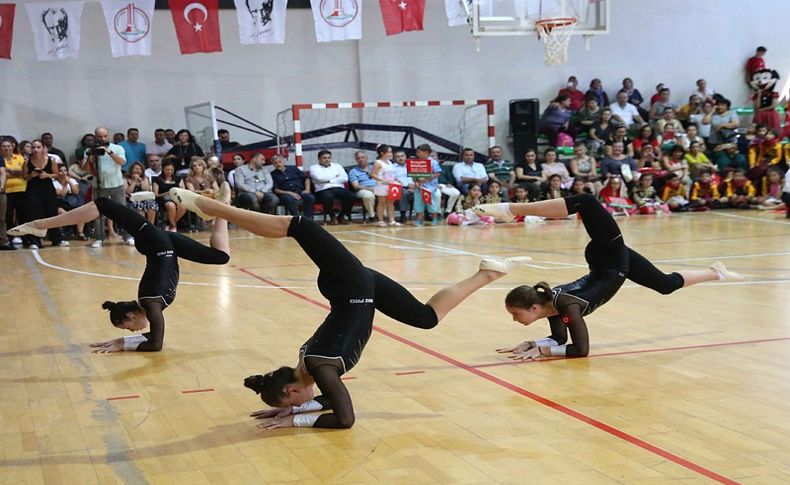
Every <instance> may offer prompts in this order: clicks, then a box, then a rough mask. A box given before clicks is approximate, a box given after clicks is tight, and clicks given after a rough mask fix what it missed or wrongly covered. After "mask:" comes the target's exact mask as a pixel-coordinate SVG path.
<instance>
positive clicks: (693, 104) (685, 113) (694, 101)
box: [676, 94, 703, 126]
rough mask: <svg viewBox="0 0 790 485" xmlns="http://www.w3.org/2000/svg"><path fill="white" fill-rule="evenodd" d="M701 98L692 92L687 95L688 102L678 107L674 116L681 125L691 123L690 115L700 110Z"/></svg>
mask: <svg viewBox="0 0 790 485" xmlns="http://www.w3.org/2000/svg"><path fill="white" fill-rule="evenodd" d="M702 99H703V98H701V97H700V96H699V95H698V94H692V95H691V96H689V102H688V103H686V104H684V105H683V106H681V107H680V108H678V112H677V113H676V116H677V119H678V121H680V122H681V123H682V124H683V126H688V125H689V124H690V123H691V115H696V114H700V113H701V112H702Z"/></svg>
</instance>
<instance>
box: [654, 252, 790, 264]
mask: <svg viewBox="0 0 790 485" xmlns="http://www.w3.org/2000/svg"><path fill="white" fill-rule="evenodd" d="M788 254H790V251H784V252H780V253H756V254H736V255H735V256H707V257H704V258H681V259H656V260H655V261H653V262H654V263H679V262H681V261H703V260H709V259H741V258H761V257H768V256H787V255H788Z"/></svg>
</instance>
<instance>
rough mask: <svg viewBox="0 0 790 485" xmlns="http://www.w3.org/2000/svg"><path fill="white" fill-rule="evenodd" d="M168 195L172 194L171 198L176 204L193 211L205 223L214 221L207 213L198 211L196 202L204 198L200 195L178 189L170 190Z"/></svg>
mask: <svg viewBox="0 0 790 485" xmlns="http://www.w3.org/2000/svg"><path fill="white" fill-rule="evenodd" d="M168 194H170V198H171V199H173V200H174V201H175V202H176V204H178V205H181V206H184V207H186V208H187V209H189V210H191V211H192V212H194V213H195V214H197V215H198V216H200V218H201V219H203V220H205V221H210V220H211V219H214V216H210V215H208V214H206V213H205V212H203V211H202V210H200V209H198V206H197V204H196V202H197V200H198V198H200V197H202V196H201V195H198V194H196V193H194V192H192V191H191V190H186V189H179V188H178V187H173V188H172V189H170V191H169V192H168Z"/></svg>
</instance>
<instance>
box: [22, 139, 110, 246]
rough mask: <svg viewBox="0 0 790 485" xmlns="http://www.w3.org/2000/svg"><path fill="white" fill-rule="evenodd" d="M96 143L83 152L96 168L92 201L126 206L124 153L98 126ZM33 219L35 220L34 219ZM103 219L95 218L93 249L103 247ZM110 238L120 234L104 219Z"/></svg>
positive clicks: (108, 220)
mask: <svg viewBox="0 0 790 485" xmlns="http://www.w3.org/2000/svg"><path fill="white" fill-rule="evenodd" d="M93 135H94V137H95V138H96V143H97V144H99V145H101V146H100V147H96V148H92V149H91V150H88V151H86V152H85V156H86V158H88V159H89V162H90V163H91V164H92V165H93V167H96V173H97V176H98V187H96V188H94V191H93V195H94V197H93V198H94V199H95V198H98V197H106V198H108V199H110V200H112V201H113V202H115V203H116V204H123V205H126V194H125V193H124V183H123V172H121V167H122V166H123V164H124V163H125V162H126V153H125V152H124V150H123V147H121V146H119V145H117V144H115V143H110V130H108V129H107V128H105V127H103V126H100V127H98V128H96V129H95V130H94V131H93ZM34 219H35V218H34ZM104 219H105V218H104V217H97V218H96V222H95V223H94V226H93V228H94V232H95V233H96V234H95V237H96V240H95V241H93V244H91V247H92V248H94V249H98V248H101V247H102V246H104V227H102V225H101V223H102V220H104ZM106 223H107V228H108V231H109V233H110V238H113V239H120V238H121V236H120V234H117V233H116V232H115V225H114V224H113V222H112V221H111V220H110V219H106Z"/></svg>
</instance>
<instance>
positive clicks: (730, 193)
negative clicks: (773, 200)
mask: <svg viewBox="0 0 790 485" xmlns="http://www.w3.org/2000/svg"><path fill="white" fill-rule="evenodd" d="M724 187H725V190H724V195H725V196H726V197H727V202H728V204H729V206H730V207H733V208H735V209H750V208H751V206H752V205H753V204H756V202H757V200H756V197H755V196H756V195H757V190H756V189H755V188H754V185H753V184H752V182H751V181H750V180H749V179H748V178H746V171H745V170H743V169H742V168H737V169H735V171H734V172H733V173H732V178H731V179H729V180H727V181H726V182H724Z"/></svg>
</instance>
